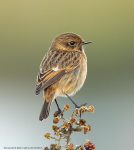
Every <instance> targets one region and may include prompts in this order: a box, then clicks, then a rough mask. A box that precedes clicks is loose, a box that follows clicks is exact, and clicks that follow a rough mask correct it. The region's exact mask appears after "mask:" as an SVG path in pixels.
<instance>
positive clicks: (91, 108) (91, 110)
mask: <svg viewBox="0 0 134 150" xmlns="http://www.w3.org/2000/svg"><path fill="white" fill-rule="evenodd" d="M94 110H95V108H94V106H93V105H91V106H89V107H88V111H90V112H91V113H93V112H94Z"/></svg>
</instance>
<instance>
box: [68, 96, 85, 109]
mask: <svg viewBox="0 0 134 150" xmlns="http://www.w3.org/2000/svg"><path fill="white" fill-rule="evenodd" d="M66 96H67V97H68V98H69V99H70V100H71V101H72V103H73V104H74V105H75V108H80V107H82V106H85V105H86V104H87V103H85V104H82V105H77V103H75V102H74V101H73V100H72V98H71V97H70V96H69V95H67V94H66Z"/></svg>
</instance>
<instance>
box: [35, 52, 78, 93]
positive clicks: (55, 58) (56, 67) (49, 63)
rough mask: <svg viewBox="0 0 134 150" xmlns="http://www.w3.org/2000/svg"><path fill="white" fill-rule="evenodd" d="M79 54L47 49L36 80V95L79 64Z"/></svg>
mask: <svg viewBox="0 0 134 150" xmlns="http://www.w3.org/2000/svg"><path fill="white" fill-rule="evenodd" d="M79 63H80V54H79V53H78V54H76V53H74V52H69V51H65V52H63V51H56V50H55V51H53V52H51V51H49V52H48V53H47V54H46V55H45V57H44V58H43V60H42V63H41V65H40V72H39V73H38V75H37V80H36V95H38V94H39V93H40V91H41V90H43V89H45V88H47V87H48V86H50V85H52V84H53V83H55V82H57V81H58V80H60V78H61V77H62V76H63V75H65V74H66V73H67V72H69V71H71V70H73V69H75V68H76V67H78V66H79Z"/></svg>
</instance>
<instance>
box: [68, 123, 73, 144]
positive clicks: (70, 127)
mask: <svg viewBox="0 0 134 150" xmlns="http://www.w3.org/2000/svg"><path fill="white" fill-rule="evenodd" d="M71 133H72V124H71V123H70V126H69V130H68V137H67V146H68V144H69V142H70V136H71Z"/></svg>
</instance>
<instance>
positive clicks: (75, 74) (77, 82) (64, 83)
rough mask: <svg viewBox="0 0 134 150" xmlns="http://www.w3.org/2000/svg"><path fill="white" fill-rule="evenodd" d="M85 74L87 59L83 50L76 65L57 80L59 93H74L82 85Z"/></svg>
mask: <svg viewBox="0 0 134 150" xmlns="http://www.w3.org/2000/svg"><path fill="white" fill-rule="evenodd" d="M86 75H87V59H86V55H85V53H84V52H83V53H82V54H81V59H80V64H79V66H78V67H76V68H75V69H73V70H72V71H70V72H68V73H67V74H65V75H64V77H62V78H61V79H60V80H59V90H60V91H59V94H60V95H64V94H68V95H74V94H75V93H76V92H77V91H78V90H80V88H81V87H82V86H83V84H84V81H85V79H86Z"/></svg>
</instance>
